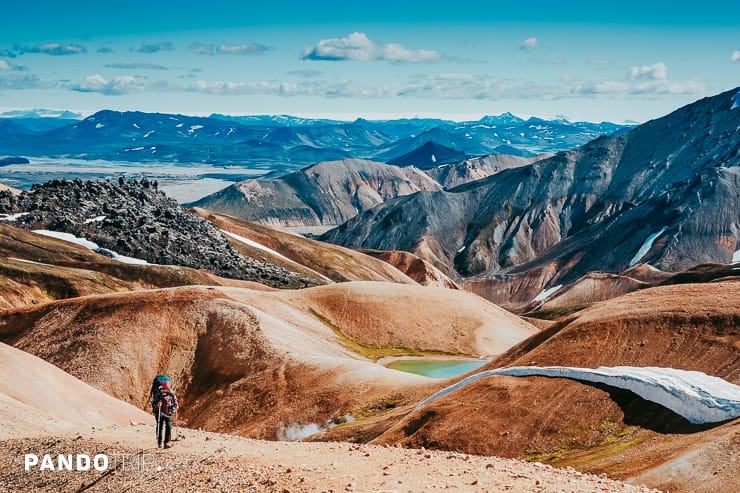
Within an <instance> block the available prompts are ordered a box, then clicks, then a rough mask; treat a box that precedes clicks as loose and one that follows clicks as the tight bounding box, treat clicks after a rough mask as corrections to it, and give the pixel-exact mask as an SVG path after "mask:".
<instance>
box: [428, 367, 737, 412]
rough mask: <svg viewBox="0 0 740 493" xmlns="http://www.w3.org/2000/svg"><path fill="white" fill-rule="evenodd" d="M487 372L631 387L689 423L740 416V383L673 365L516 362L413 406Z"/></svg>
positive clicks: (464, 380) (633, 390)
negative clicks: (591, 365)
mask: <svg viewBox="0 0 740 493" xmlns="http://www.w3.org/2000/svg"><path fill="white" fill-rule="evenodd" d="M490 375H509V376H514V377H528V376H545V377H557V378H570V379H573V380H581V381H586V382H597V383H603V384H606V385H609V386H612V387H617V388H620V389H627V390H631V391H632V392H634V393H635V394H637V395H639V396H640V397H642V398H643V399H645V400H647V401H651V402H655V403H657V404H660V405H661V406H663V407H666V408H668V409H670V410H671V411H673V412H675V413H676V414H679V415H681V416H683V417H684V418H686V419H687V420H689V421H690V422H691V423H716V422H719V421H726V420H729V419H734V418H737V417H738V416H740V387H738V386H737V385H734V384H732V383H730V382H728V381H726V380H723V379H721V378H718V377H714V376H710V375H707V374H706V373H702V372H699V371H687V370H678V369H675V368H658V367H635V366H614V367H608V366H600V367H598V368H596V369H592V368H574V367H567V366H546V367H537V366H515V367H511V368H497V369H495V370H487V371H482V372H480V373H476V374H475V375H471V376H469V377H467V378H465V379H463V380H461V381H459V382H457V383H456V384H454V385H450V386H449V387H447V388H444V389H442V390H440V391H439V392H437V393H436V394H434V395H432V396H431V397H428V398H427V399H425V400H424V401H423V402H421V403H420V404H419V405H418V406H417V407H416V410H419V409H420V408H422V407H424V406H426V405H427V404H429V403H430V402H432V401H434V400H436V399H439V398H440V397H442V396H444V395H447V394H449V393H450V392H453V391H455V390H457V389H459V388H461V387H464V386H465V385H467V384H469V383H472V382H475V381H476V380H479V379H481V378H484V377H487V376H490Z"/></svg>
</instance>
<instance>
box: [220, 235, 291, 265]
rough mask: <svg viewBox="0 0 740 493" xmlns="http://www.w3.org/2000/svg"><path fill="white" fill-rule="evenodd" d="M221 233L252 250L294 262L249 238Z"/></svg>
mask: <svg viewBox="0 0 740 493" xmlns="http://www.w3.org/2000/svg"><path fill="white" fill-rule="evenodd" d="M221 232H222V233H223V234H225V235H227V236H231V237H232V238H234V239H235V240H238V241H241V242H242V243H244V244H246V245H249V246H251V247H252V248H257V249H259V250H262V251H264V252H268V253H270V254H272V255H274V256H276V257H280V258H282V259H284V260H287V261H288V262H291V263H292V262H293V260H291V259H289V258H288V257H286V256H284V255H280V254H279V253H278V252H276V251H275V250H273V249H272V248H268V247H266V246H265V245H263V244H262V243H257V242H256V241H254V240H250V239H249V238H245V237H243V236H239V235H238V234H236V233H231V232H229V231H224V230H223V229H222V230H221Z"/></svg>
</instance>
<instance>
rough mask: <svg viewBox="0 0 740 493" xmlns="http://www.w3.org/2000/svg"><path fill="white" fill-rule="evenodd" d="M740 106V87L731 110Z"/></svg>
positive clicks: (733, 99)
mask: <svg viewBox="0 0 740 493" xmlns="http://www.w3.org/2000/svg"><path fill="white" fill-rule="evenodd" d="M738 106H740V87H739V88H738V89H737V92H736V93H735V95H734V96H733V97H732V106H731V107H730V109H731V110H734V109H735V108H737V107H738Z"/></svg>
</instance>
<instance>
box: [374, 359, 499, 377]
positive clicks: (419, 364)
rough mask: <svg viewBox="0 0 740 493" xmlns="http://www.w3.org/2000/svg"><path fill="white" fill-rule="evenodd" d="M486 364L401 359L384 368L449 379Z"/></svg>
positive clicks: (475, 361)
mask: <svg viewBox="0 0 740 493" xmlns="http://www.w3.org/2000/svg"><path fill="white" fill-rule="evenodd" d="M486 363H488V360H485V359H475V360H462V361H461V360H439V359H402V360H396V361H391V362H390V363H388V364H387V365H386V366H387V367H388V368H391V369H393V370H399V371H405V372H408V373H415V374H417V375H424V376H425V377H430V378H450V377H456V376H457V375H462V374H463V373H467V372H469V371H473V370H475V369H477V368H480V367H481V366H483V365H485V364H486Z"/></svg>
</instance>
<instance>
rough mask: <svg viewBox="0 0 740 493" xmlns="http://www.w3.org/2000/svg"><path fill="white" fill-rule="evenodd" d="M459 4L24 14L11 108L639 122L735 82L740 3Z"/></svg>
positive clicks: (11, 65)
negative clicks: (497, 116)
mask: <svg viewBox="0 0 740 493" xmlns="http://www.w3.org/2000/svg"><path fill="white" fill-rule="evenodd" d="M264 3H267V5H265V4H264ZM457 3H459V5H457V4H456V3H454V2H445V4H444V5H439V6H438V5H437V4H436V3H433V2H429V1H427V2H415V1H411V2H400V1H398V0H396V1H393V2H390V1H386V0H378V1H375V2H347V1H344V2H336V1H322V2H315V3H309V2H261V3H256V2H247V1H240V2H236V1H228V0H221V1H219V2H213V3H212V4H209V3H208V2H202V1H199V2H194V1H190V0H181V1H178V2H174V1H156V2H141V1H138V0H134V1H128V2H99V1H98V2H89V1H78V2H75V1H68V2H58V1H36V2H13V5H12V6H3V17H4V22H3V29H2V30H0V111H5V110H10V109H31V108H56V109H72V110H77V111H82V112H85V113H89V112H94V111H97V110H100V109H104V108H110V109H117V110H141V111H160V112H169V113H185V114H209V113H212V112H218V113H229V114H265V113H288V114H295V115H304V116H327V117H335V118H342V119H354V118H356V117H365V118H393V117H403V116H415V115H419V116H436V117H444V118H450V119H457V120H462V119H475V118H479V117H480V116H482V115H485V114H498V113H502V112H505V111H510V112H512V113H515V114H520V115H536V116H544V117H552V116H555V115H564V116H566V117H568V118H571V119H577V120H592V121H596V120H612V121H623V120H627V119H631V120H637V121H644V120H647V119H650V118H654V117H658V116H661V115H663V114H665V113H668V112H670V111H671V110H673V109H675V108H677V107H679V106H681V105H683V104H686V103H689V102H691V101H694V100H696V99H698V98H700V97H703V96H707V95H711V94H715V93H718V92H721V91H724V90H728V89H730V88H732V87H735V86H737V85H738V83H739V81H740V3H738V2H731V1H728V2H715V1H704V2H701V3H699V4H694V3H692V4H688V3H685V2H684V3H681V2H664V1H657V2H645V1H644V0H643V1H641V2H637V1H633V0H624V1H621V2H618V3H613V2H608V3H607V2H589V3H584V2H571V1H559V2H552V1H549V2H539V1H529V2H526V3H524V2H517V3H514V2H508V3H502V2H493V1H489V2H476V1H466V2H457Z"/></svg>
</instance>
